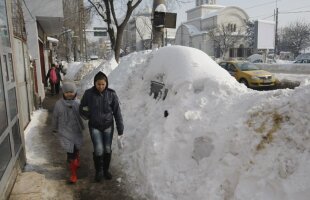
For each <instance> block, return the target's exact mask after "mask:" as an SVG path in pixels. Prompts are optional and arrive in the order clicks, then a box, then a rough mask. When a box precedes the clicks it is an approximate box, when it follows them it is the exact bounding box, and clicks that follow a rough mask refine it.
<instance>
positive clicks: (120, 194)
mask: <svg viewBox="0 0 310 200" xmlns="http://www.w3.org/2000/svg"><path fill="white" fill-rule="evenodd" d="M61 95H62V94H60V95H59V96H47V97H46V99H45V100H44V102H43V109H41V110H38V111H35V113H34V115H33V117H32V121H31V123H30V124H29V126H28V127H27V129H26V131H25V143H26V156H27V165H26V166H25V168H24V172H23V173H21V174H20V175H19V176H18V178H17V181H16V183H15V185H14V188H13V190H12V193H11V196H10V200H15V199H18V200H23V199H58V200H61V199H68V200H69V199H92V200H96V199H109V200H127V199H128V200H132V199H137V198H133V197H132V196H131V195H130V194H129V192H128V191H126V189H127V187H126V185H125V181H123V180H124V179H123V178H122V177H121V176H122V174H121V171H120V169H119V167H118V166H119V164H118V163H117V160H118V159H117V155H116V153H114V154H113V156H114V157H112V163H111V173H112V175H113V179H112V180H111V181H107V180H103V181H101V183H96V182H95V181H94V173H95V172H94V166H93V159H92V151H93V147H92V143H91V140H90V137H89V133H88V130H86V131H85V133H84V146H83V149H82V150H81V167H80V168H79V170H78V178H79V179H78V182H77V183H76V184H75V185H71V184H68V183H67V179H68V177H69V171H68V170H67V167H66V162H65V161H66V153H65V152H64V151H63V149H62V148H61V146H60V144H59V142H58V140H57V138H56V136H55V135H53V134H52V131H51V130H52V129H51V115H52V110H53V105H54V103H55V102H56V100H57V99H58V98H60V97H61Z"/></svg>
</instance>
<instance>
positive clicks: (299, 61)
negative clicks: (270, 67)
mask: <svg viewBox="0 0 310 200" xmlns="http://www.w3.org/2000/svg"><path fill="white" fill-rule="evenodd" d="M294 63H310V59H300V60H296V61H295V62H294Z"/></svg>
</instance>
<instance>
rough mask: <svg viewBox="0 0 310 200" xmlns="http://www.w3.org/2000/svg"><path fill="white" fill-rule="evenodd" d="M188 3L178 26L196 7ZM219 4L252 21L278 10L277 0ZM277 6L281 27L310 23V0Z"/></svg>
mask: <svg viewBox="0 0 310 200" xmlns="http://www.w3.org/2000/svg"><path fill="white" fill-rule="evenodd" d="M184 1H185V0H184ZM187 1H189V2H191V3H185V4H183V5H182V6H181V7H176V8H177V9H178V11H177V12H178V18H177V25H179V24H181V23H182V22H185V21H186V11H187V10H189V9H192V8H194V6H195V2H196V1H195V0H187ZM150 2H152V0H147V1H142V4H141V5H139V9H143V7H144V6H145V4H149V5H152V3H150ZM217 4H219V5H223V6H238V7H240V8H242V9H244V10H245V12H246V13H247V14H248V15H249V16H250V19H251V20H256V19H261V20H274V17H273V14H274V10H275V8H276V0H261V1H256V0H217ZM277 6H278V8H279V27H283V26H287V25H288V24H290V23H292V22H295V21H297V20H303V21H305V22H307V23H310V0H277ZM172 12H176V11H172ZM288 12H292V13H288ZM99 19H100V18H99ZM100 21H101V19H100V20H98V19H95V22H94V24H96V25H95V26H98V24H102V22H100ZM93 26H94V25H93Z"/></svg>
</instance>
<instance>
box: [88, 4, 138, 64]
mask: <svg viewBox="0 0 310 200" xmlns="http://www.w3.org/2000/svg"><path fill="white" fill-rule="evenodd" d="M88 2H89V3H91V4H92V5H93V7H94V8H95V9H96V11H97V13H98V14H99V15H100V17H101V18H102V19H103V21H105V22H106V23H107V28H108V34H109V37H110V40H111V46H112V49H113V50H114V55H115V60H116V61H117V62H118V61H119V57H120V48H121V43H122V38H123V33H124V30H125V26H126V24H127V23H128V20H129V18H130V16H131V14H132V12H133V11H134V9H136V8H137V6H138V5H139V4H140V3H141V2H142V0H135V1H134V0H128V1H127V3H126V5H127V9H126V11H125V17H124V19H123V21H122V22H121V23H120V22H119V19H120V17H117V14H116V9H115V5H114V1H113V0H100V1H98V0H97V1H95V0H88ZM114 27H115V28H116V30H114ZM115 31H116V34H115Z"/></svg>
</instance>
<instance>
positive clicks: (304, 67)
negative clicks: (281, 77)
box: [256, 63, 310, 74]
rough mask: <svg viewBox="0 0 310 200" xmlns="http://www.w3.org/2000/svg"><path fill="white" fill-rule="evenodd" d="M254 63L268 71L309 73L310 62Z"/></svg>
mask: <svg viewBox="0 0 310 200" xmlns="http://www.w3.org/2000/svg"><path fill="white" fill-rule="evenodd" d="M256 65H257V66H258V67H259V68H261V69H263V70H267V71H270V72H277V73H288V74H310V64H267V63H263V64H262V63H256Z"/></svg>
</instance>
